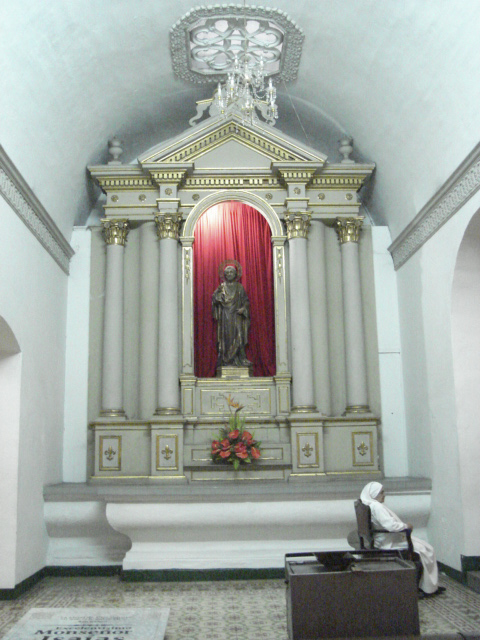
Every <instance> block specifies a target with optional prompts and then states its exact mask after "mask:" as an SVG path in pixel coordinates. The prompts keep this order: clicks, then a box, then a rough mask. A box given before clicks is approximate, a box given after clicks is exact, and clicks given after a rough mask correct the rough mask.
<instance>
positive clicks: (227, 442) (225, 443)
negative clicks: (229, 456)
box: [220, 438, 231, 450]
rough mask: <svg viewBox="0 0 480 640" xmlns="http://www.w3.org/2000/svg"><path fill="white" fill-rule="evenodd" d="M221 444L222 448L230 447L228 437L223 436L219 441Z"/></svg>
mask: <svg viewBox="0 0 480 640" xmlns="http://www.w3.org/2000/svg"><path fill="white" fill-rule="evenodd" d="M220 444H221V445H222V449H224V450H225V449H230V444H231V442H230V440H229V439H228V438H225V439H224V440H222V441H221V443H220Z"/></svg>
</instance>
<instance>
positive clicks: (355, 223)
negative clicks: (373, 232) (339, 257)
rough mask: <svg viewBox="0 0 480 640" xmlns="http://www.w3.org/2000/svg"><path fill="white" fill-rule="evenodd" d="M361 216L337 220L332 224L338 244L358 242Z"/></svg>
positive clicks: (361, 221)
mask: <svg viewBox="0 0 480 640" xmlns="http://www.w3.org/2000/svg"><path fill="white" fill-rule="evenodd" d="M364 219H365V218H364V217H363V216H359V217H358V218H337V219H336V220H335V223H334V228H335V231H336V232H337V235H338V239H339V240H340V244H345V243H346V242H358V241H359V240H360V230H361V228H362V224H363V221H364Z"/></svg>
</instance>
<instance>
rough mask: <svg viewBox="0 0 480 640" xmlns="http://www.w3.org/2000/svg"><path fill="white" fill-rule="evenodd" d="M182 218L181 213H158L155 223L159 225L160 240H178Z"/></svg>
mask: <svg viewBox="0 0 480 640" xmlns="http://www.w3.org/2000/svg"><path fill="white" fill-rule="evenodd" d="M182 220H183V218H182V214H181V213H160V214H158V215H156V216H155V224H156V225H157V235H158V237H159V238H160V240H164V239H165V238H171V239H172V240H178V236H179V233H180V225H181V224H182Z"/></svg>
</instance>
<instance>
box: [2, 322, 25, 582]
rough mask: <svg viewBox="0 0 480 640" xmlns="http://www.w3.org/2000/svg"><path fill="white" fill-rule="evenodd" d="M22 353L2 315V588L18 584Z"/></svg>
mask: <svg viewBox="0 0 480 640" xmlns="http://www.w3.org/2000/svg"><path fill="white" fill-rule="evenodd" d="M21 367H22V354H21V353H20V346H19V344H18V341H17V339H16V337H15V334H14V333H13V331H12V329H11V328H10V326H9V325H8V323H7V322H6V321H5V320H4V319H3V318H2V317H1V316H0V440H1V442H2V447H1V449H0V468H1V469H2V495H3V500H2V520H3V525H4V527H3V531H4V533H3V534H2V536H1V538H0V565H1V566H2V572H1V573H2V575H1V576H0V578H1V579H0V588H2V589H3V588H5V589H11V588H13V587H14V586H15V584H16V556H17V529H18V525H17V518H18V505H17V500H18V454H19V442H20V387H21Z"/></svg>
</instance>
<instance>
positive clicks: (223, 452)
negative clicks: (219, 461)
mask: <svg viewBox="0 0 480 640" xmlns="http://www.w3.org/2000/svg"><path fill="white" fill-rule="evenodd" d="M230 454H231V451H230V449H226V450H224V451H220V457H221V458H228V457H229V455H230Z"/></svg>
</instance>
